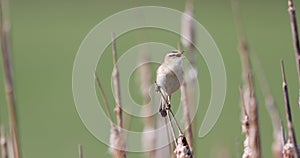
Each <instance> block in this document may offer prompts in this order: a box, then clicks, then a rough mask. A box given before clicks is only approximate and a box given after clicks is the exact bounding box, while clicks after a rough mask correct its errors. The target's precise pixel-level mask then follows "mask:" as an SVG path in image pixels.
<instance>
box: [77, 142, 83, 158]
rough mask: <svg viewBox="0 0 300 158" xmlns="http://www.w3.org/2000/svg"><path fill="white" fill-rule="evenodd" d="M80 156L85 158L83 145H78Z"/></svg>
mask: <svg viewBox="0 0 300 158" xmlns="http://www.w3.org/2000/svg"><path fill="white" fill-rule="evenodd" d="M78 155H79V158H83V152H82V145H81V144H78Z"/></svg>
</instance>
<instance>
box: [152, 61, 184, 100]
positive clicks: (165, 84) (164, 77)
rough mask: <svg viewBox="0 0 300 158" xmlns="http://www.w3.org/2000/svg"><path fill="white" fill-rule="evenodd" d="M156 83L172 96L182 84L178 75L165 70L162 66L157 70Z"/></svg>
mask: <svg viewBox="0 0 300 158" xmlns="http://www.w3.org/2000/svg"><path fill="white" fill-rule="evenodd" d="M179 73H181V72H179ZM177 75H182V74H177ZM156 82H157V84H158V85H159V86H161V87H162V88H163V89H164V90H165V91H166V92H167V94H168V95H171V94H172V93H174V92H175V91H176V90H177V89H178V88H179V87H180V82H179V80H178V78H177V76H176V74H175V73H174V72H173V71H171V70H170V69H169V68H165V67H162V66H160V67H159V68H158V69H157V77H156Z"/></svg>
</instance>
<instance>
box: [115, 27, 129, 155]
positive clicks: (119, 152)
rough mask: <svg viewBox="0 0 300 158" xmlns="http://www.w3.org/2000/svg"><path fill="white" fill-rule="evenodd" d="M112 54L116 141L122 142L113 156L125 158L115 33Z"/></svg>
mask: <svg viewBox="0 0 300 158" xmlns="http://www.w3.org/2000/svg"><path fill="white" fill-rule="evenodd" d="M112 54H113V64H114V69H113V82H114V89H115V102H116V107H115V113H116V117H117V125H118V128H117V129H118V135H117V136H118V138H117V139H118V141H119V142H122V143H121V144H118V147H119V148H118V149H115V151H116V153H115V156H116V157H117V158H126V152H125V148H126V147H125V138H124V136H123V130H122V129H123V117H122V104H121V89H120V78H119V70H118V66H117V47H116V39H115V34H114V33H113V34H112Z"/></svg>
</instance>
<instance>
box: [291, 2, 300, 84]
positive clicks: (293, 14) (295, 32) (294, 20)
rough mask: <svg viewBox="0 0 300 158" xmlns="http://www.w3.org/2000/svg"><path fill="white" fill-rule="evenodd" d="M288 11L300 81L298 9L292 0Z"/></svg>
mask: <svg viewBox="0 0 300 158" xmlns="http://www.w3.org/2000/svg"><path fill="white" fill-rule="evenodd" d="M288 11H289V14H290V23H291V31H292V36H293V45H294V51H295V58H296V64H297V72H298V80H299V83H300V45H299V35H298V26H297V18H296V11H295V8H294V4H293V1H292V0H288Z"/></svg>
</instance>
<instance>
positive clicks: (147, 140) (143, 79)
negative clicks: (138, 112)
mask: <svg viewBox="0 0 300 158" xmlns="http://www.w3.org/2000/svg"><path fill="white" fill-rule="evenodd" d="M149 58H150V57H149V55H148V54H147V53H146V52H143V53H142V55H141V57H140V63H141V64H142V65H141V66H140V68H139V78H140V84H141V92H142V97H143V104H144V106H147V107H146V108H145V110H144V111H142V116H144V115H147V116H149V115H151V114H152V112H153V109H152V106H153V105H151V103H150V100H151V98H150V95H149V89H150V88H151V70H150V67H149V61H150V59H149ZM144 123H145V127H144V132H148V131H154V130H155V118H154V117H145V119H144ZM142 143H143V145H144V148H147V149H153V150H151V151H148V152H147V154H148V156H149V158H155V157H156V150H155V144H156V135H155V134H154V132H153V134H148V135H145V136H144V137H143V141H142Z"/></svg>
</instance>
